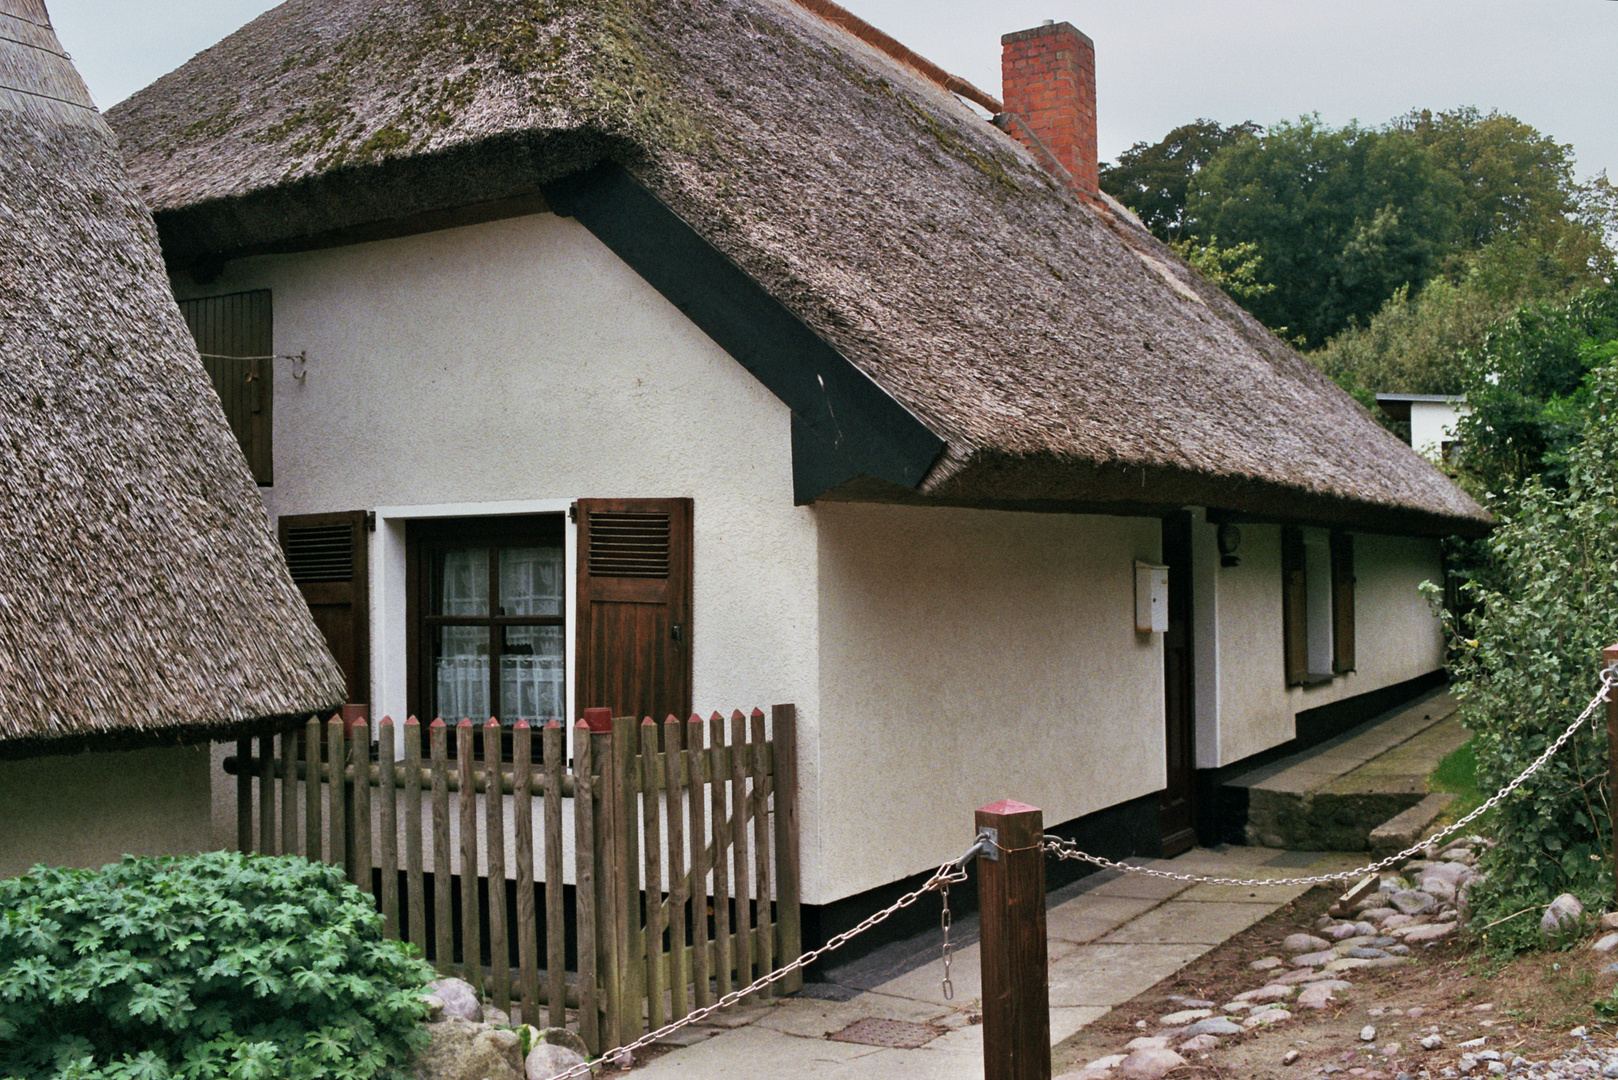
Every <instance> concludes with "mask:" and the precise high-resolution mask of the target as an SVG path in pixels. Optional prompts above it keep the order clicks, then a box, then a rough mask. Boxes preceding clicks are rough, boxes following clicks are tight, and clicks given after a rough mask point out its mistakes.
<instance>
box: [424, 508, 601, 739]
mask: <svg viewBox="0 0 1618 1080" xmlns="http://www.w3.org/2000/svg"><path fill="white" fill-rule="evenodd" d="M567 529H568V522H567V516H566V515H565V514H563V513H559V512H552V513H534V514H512V515H496V516H487V517H483V516H467V517H430V518H418V519H412V520H408V521H406V523H405V650H406V697H407V701H408V709H409V713H410V715H412V716H416V717H419V718H420V721H421V724H422V729H423V735H424V736H425V734H426V729H427V726H428V725H430V724H431V723H432V721H433V720H435V719H440V718H441V719H443V721H444V723H445V724H446V725H448V726H452V727H453V726H454V725H456V724H458V723H460V721H461V720H462V719H463V717H459V716H456V717H449V716H443V717H441V716H440V714H439V712H438V710H437V704H438V703H437V701H436V700H435V695H434V692H433V686H432V678H431V673H432V657H431V650H432V633H431V631H432V630H433V629H434V628H436V627H439V626H487V627H489V631H490V633H489V647H490V651H489V659H490V664H489V669H490V676H489V678H490V686H489V701H490V703H491V705H493V706H494V709H493V710H492V711H493V713H494V715H495V716H496V717H499V712H498V710H499V706H500V687H499V678H498V671H499V657H500V638H501V635H500V634H499V633H498V630H499V628H501V627H507V626H557V627H561V629H562V635H563V641H564V645H563V657H562V660H563V663H562V672H563V675H562V678H563V684H562V687H563V688H562V698H563V700H564V701H566V700H567V692H568V680H569V679H570V677H571V675H570V670H569V665H568V657H567V647H566V641H567V633H568V619H569V614H570V613H569V609H568V595H567V594H568V593H569V591H570V589H571V582H570V581H568V580H567V579H566V576H565V573H564V580H563V586H562V594H561V599H562V614H560V615H498V614H495V613H494V609H495V608H496V607H497V606H498V603H497V597H498V593H499V558H498V556H497V554H496V553H497V552H498V551H499V549H500V548H501V547H517V546H525V547H554V548H555V549H556V550H557V551H559V552H562V553H563V558H564V566H565V560H566V550H567V548H566V533H567ZM471 547H486V548H488V549H489V551H490V558H489V574H490V592H489V596H490V609H491V610H490V613H489V614H488V615H485V616H468V615H431V614H429V613H428V611H429V609H430V607H431V605H430V602H429V600H430V598H429V596H428V593H427V590H428V589H430V588H431V587H432V562H433V556H434V555H435V554H436V553H438V552H441V551H447V550H452V549H455V548H471ZM429 706H431V707H429ZM464 719H470V720H471V721H472V722H473V723H474V724H477V725H480V726H481V725H483V724H486V723H488V721H489V717H487V716H482V717H465V718H464ZM500 719H501V728H502V729H503V730H504V731H505V732H508V733H509V732H510V730H511V723H508V722H506V721H505V719H504V718H503V717H501V718H500ZM551 719H553V718H552V717H545V718H543V719H542V720H538V721H534V720H531V721H530V723H531V724H534V726H539V725H540V724H542V723H548V722H549V721H550V720H551ZM554 719H556V720H558V721H560V722H562V723H564V724H565V723H566V722H567V718H566V717H565V716H558V717H555V718H554ZM450 742H451V750H452V751H453V748H454V746H453V744H454V740H453V739H452V740H450ZM503 742H504V743H505V744H506V746H507V751H506V752H507V754H509V753H510V749H509V746H510V736H509V734H508V735H506V736H505V737H504V739H503Z"/></svg>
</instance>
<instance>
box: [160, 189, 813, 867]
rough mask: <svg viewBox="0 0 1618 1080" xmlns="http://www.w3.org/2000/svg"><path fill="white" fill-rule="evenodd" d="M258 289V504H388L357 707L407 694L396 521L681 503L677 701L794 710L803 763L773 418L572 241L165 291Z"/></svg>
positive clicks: (377, 248) (478, 238) (665, 311)
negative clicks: (270, 387) (267, 389)
mask: <svg viewBox="0 0 1618 1080" xmlns="http://www.w3.org/2000/svg"><path fill="white" fill-rule="evenodd" d="M258 288H268V289H270V290H272V292H273V306H274V314H275V351H276V352H277V353H281V354H294V353H299V352H303V351H307V354H308V365H307V374H306V376H305V377H304V378H303V379H302V380H297V379H295V378H293V366H292V364H291V363H290V362H289V361H284V360H278V361H276V366H275V377H274V387H275V477H276V483H275V486H274V487H272V488H264V489H261V491H262V493H263V495H264V498H265V503H266V505H267V506H268V507H269V509H270V511H271V513H272V515H275V514H282V513H315V512H321V511H331V510H353V509H374V508H378V507H382V508H384V509H385V515H384V516H386V515H391V516H387V517H386V520H385V521H384V522H383V523H382V527H381V528H379V530H378V532H377V533H376V534H374V536H373V540H372V579H373V608H372V613H371V614H372V620H371V629H372V645H373V649H372V670H373V673H374V677H375V678H376V680H377V683H376V701H374V702H373V706H374V711H375V713H376V714H378V715H380V714H382V713H392V714H394V715H396V716H398V715H399V714H401V713H402V712H403V710H404V708H405V697H404V690H403V665H402V658H401V657H400V655H399V652H398V649H397V647H396V646H397V643H398V641H399V635H398V631H399V629H400V628H401V627H402V620H403V618H404V614H403V596H402V583H403V569H402V567H403V563H402V558H403V556H402V551H401V546H400V544H399V543H398V541H399V536H400V533H401V532H402V529H401V528H400V525H401V523H402V522H403V521H404V520H406V519H408V518H409V517H411V516H427V515H439V514H444V513H460V514H479V513H513V512H531V511H533V510H560V509H565V507H566V506H567V504H568V503H569V502H570V501H571V500H573V499H576V498H581V497H599V498H613V497H637V498H647V497H678V496H685V497H690V498H692V499H693V500H694V529H695V550H694V562H695V579H694V596H693V616H692V623H693V626H692V648H693V664H694V684H693V685H694V691H693V702H694V704H695V706H696V707H697V708H698V709H700V710H703V711H704V712H705V713H706V712H707V711H708V710H712V709H720V710H724V711H727V712H728V711H729V710H730V709H732V708H737V707H740V708H743V709H747V708H751V707H753V706H755V705H757V706H762V707H764V708H766V709H767V708H768V707H769V706H770V705H771V704H773V703H776V702H785V701H791V702H794V703H796V704H797V706H798V712H799V717H800V724H801V725H802V727H803V728H804V729H805V731H806V738H805V741H806V743H807V745H806V746H805V748H804V756H805V759H806V762H805V764H806V766H807V765H808V764H809V763H810V762H812V760H813V754H814V741H813V736H812V733H813V731H814V728H815V722H816V716H817V706H818V702H817V696H818V692H819V687H818V682H817V678H816V663H817V660H816V641H817V638H816V634H817V630H816V620H817V617H818V616H817V611H816V605H815V575H816V565H815V558H816V556H815V540H814V523H813V519H812V515H811V513H810V512H809V511H808V510H806V509H803V508H798V507H794V506H793V505H792V484H791V440H790V436H789V426H788V424H789V414H788V411H787V409H786V407H785V406H784V405H782V404H781V403H780V401H779V400H777V399H776V398H775V397H774V396H773V395H772V394H770V392H769V391H768V390H766V389H765V388H764V387H763V386H762V385H761V384H760V383H759V382H758V381H757V380H755V379H754V378H753V377H752V375H750V374H749V373H748V372H747V371H746V370H745V369H744V368H742V367H741V366H740V365H738V364H737V363H736V362H735V361H734V360H732V359H731V358H730V356H729V355H727V354H726V353H725V352H724V351H723V350H721V349H720V348H719V347H718V346H717V345H715V344H714V343H713V342H712V341H711V340H709V339H708V338H707V337H706V336H705V335H704V334H702V332H701V331H699V330H698V329H697V328H696V327H695V326H693V325H692V324H691V323H690V322H689V321H688V320H687V319H686V318H685V317H684V316H683V315H682V314H680V312H679V311H678V310H676V309H675V308H674V307H673V306H672V305H670V304H669V303H668V302H667V301H666V300H664V299H663V298H662V296H660V295H659V294H658V293H657V292H656V291H655V290H653V289H652V288H651V287H650V286H649V285H647V284H646V283H645V282H644V281H643V280H642V279H641V278H640V277H639V276H637V275H636V274H635V273H634V272H633V271H632V270H630V269H629V268H628V267H627V266H626V265H624V263H622V262H621V261H620V260H619V259H618V258H617V257H616V256H615V255H613V254H612V253H611V252H609V251H608V250H607V249H606V248H605V247H603V246H602V245H601V244H600V243H599V242H598V241H597V240H596V239H595V238H594V237H593V236H591V235H590V233H588V232H587V231H586V230H585V229H583V228H582V227H581V226H579V225H578V224H577V223H576V222H574V221H572V220H571V219H565V218H558V217H555V216H553V215H549V214H541V215H533V216H528V217H522V218H516V219H510V220H505V221H498V222H492V223H489V224H484V225H476V226H470V227H467V228H461V229H451V230H444V231H440V232H435V233H429V234H425V235H421V236H413V237H406V238H401V239H396V240H387V241H380V242H376V243H371V244H362V245H356V246H352V247H345V248H337V249H331V250H322V251H314V252H307V253H298V254H291V255H276V256H262V257H256V258H251V259H242V260H238V261H235V262H232V263H230V264H229V266H228V267H227V270H226V273H225V275H224V276H223V277H222V278H221V279H219V280H217V281H214V282H211V283H209V284H208V285H206V286H196V285H194V284H190V283H185V282H182V283H179V285H178V291H179V295H180V296H181V297H182V298H186V297H191V296H211V295H219V294H223V293H230V292H238V291H242V290H246V289H258ZM570 531H571V530H570ZM390 584H391V585H392V586H393V587H391V588H390V587H389V586H390ZM568 600H569V603H570V604H571V603H572V597H571V596H569V598H568ZM390 650H391V651H390ZM221 786H224V785H221ZM220 802H221V805H220V807H219V809H218V812H217V814H216V819H217V821H218V824H219V827H220V830H221V836H222V837H233V836H234V828H235V826H234V808H233V805H232V804H230V801H229V799H228V798H222V799H221V800H220Z"/></svg>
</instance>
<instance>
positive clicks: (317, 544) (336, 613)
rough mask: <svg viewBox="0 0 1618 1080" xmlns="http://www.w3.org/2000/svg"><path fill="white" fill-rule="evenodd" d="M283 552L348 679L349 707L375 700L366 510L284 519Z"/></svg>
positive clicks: (281, 527) (318, 624)
mask: <svg viewBox="0 0 1618 1080" xmlns="http://www.w3.org/2000/svg"><path fill="white" fill-rule="evenodd" d="M279 532H280V537H281V550H282V551H283V552H284V553H285V554H286V558H287V567H288V568H289V569H290V570H291V571H292V580H293V582H294V583H295V584H296V585H297V586H298V591H299V592H301V593H303V599H304V601H305V602H306V603H307V604H308V605H309V612H310V614H312V615H313V616H314V617H315V625H316V626H318V627H320V632H321V633H322V634H324V635H325V636H326V645H327V647H328V648H330V649H331V653H332V655H333V656H334V657H336V658H337V664H338V666H339V667H341V668H342V669H343V677H344V678H345V679H347V680H348V698H347V701H348V703H349V704H350V705H368V704H370V699H371V618H370V588H369V582H370V574H369V572H368V569H369V561H368V558H367V540H368V533H369V529H368V528H367V525H366V513H365V511H363V510H347V511H342V512H339V513H335V514H282V515H281V519H280V523H279Z"/></svg>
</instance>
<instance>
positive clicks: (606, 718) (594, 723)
mask: <svg viewBox="0 0 1618 1080" xmlns="http://www.w3.org/2000/svg"><path fill="white" fill-rule="evenodd" d="M584 723H585V725H586V726H587V727H589V729H590V730H591V732H593V733H594V734H596V735H607V734H610V733H611V732H612V710H611V709H603V708H595V709H585V710H584Z"/></svg>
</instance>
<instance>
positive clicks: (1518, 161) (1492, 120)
mask: <svg viewBox="0 0 1618 1080" xmlns="http://www.w3.org/2000/svg"><path fill="white" fill-rule="evenodd" d="M1389 127H1390V128H1391V129H1393V130H1397V131H1405V132H1408V133H1409V134H1411V135H1412V136H1414V137H1415V139H1416V141H1418V142H1419V143H1421V145H1423V146H1425V147H1426V148H1427V151H1428V153H1429V154H1430V155H1431V157H1432V161H1433V164H1434V165H1435V166H1436V167H1437V168H1438V169H1440V170H1442V171H1443V172H1445V173H1447V174H1448V175H1450V176H1451V177H1453V178H1454V179H1455V180H1456V184H1455V186H1454V188H1453V189H1452V190H1451V195H1450V197H1451V200H1452V211H1453V213H1454V225H1455V230H1456V236H1455V241H1456V244H1457V246H1458V247H1461V248H1479V247H1482V246H1483V245H1484V244H1487V243H1488V242H1489V241H1490V240H1492V239H1494V238H1495V237H1497V236H1501V235H1505V234H1510V233H1517V232H1519V231H1521V230H1524V229H1526V230H1528V231H1530V232H1538V231H1540V230H1544V229H1551V230H1556V229H1560V228H1562V227H1565V226H1567V225H1568V224H1569V218H1570V216H1571V215H1573V214H1574V213H1575V212H1576V210H1577V209H1578V200H1577V191H1578V184H1577V182H1576V181H1575V180H1574V177H1573V147H1572V146H1569V145H1567V144H1563V143H1558V142H1556V140H1554V139H1552V138H1550V137H1549V136H1548V135H1542V134H1540V133H1539V132H1538V131H1537V130H1535V129H1534V128H1533V127H1531V126H1529V125H1528V124H1525V123H1523V122H1522V121H1521V120H1518V119H1517V118H1516V117H1514V116H1509V115H1507V114H1505V113H1501V112H1499V111H1491V112H1488V113H1482V112H1480V111H1478V110H1477V109H1476V108H1473V107H1471V106H1467V107H1464V108H1459V109H1453V110H1451V111H1449V112H1436V113H1435V112H1433V111H1432V110H1430V109H1420V110H1414V111H1412V112H1409V113H1407V114H1405V115H1404V116H1401V117H1399V118H1398V119H1397V120H1395V121H1393V123H1392V124H1390V125H1389Z"/></svg>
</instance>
